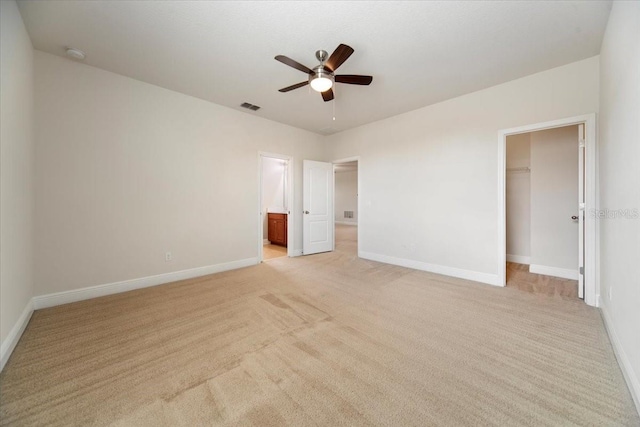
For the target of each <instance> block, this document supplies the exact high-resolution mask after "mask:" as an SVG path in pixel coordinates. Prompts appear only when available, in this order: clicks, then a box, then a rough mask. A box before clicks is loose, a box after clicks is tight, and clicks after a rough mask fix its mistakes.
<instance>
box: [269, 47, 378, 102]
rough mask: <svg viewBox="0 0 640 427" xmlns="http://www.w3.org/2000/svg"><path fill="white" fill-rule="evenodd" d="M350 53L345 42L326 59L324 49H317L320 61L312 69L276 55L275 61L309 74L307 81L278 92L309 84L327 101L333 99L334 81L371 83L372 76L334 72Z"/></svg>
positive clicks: (351, 83) (317, 56)
mask: <svg viewBox="0 0 640 427" xmlns="http://www.w3.org/2000/svg"><path fill="white" fill-rule="evenodd" d="M352 53H353V49H352V48H351V47H350V46H347V45H346V44H340V46H338V47H337V48H336V50H334V51H333V53H332V54H331V56H329V59H327V56H328V54H327V51H326V50H319V51H317V52H316V58H318V61H320V65H318V66H316V67H314V68H313V69H311V68H308V67H305V66H304V65H302V64H301V63H299V62H296V61H294V60H293V59H291V58H289V57H286V56H284V55H278V56H276V58H275V59H276V61H280V62H282V63H283V64H286V65H288V66H290V67H293V68H295V69H296V70H300V71H302V72H303V73H307V74H308V75H309V80H308V81H306V82H300V83H296V84H294V85H291V86H287V87H285V88H282V89H280V90H279V92H289V91H290V90H294V89H298V88H301V87H303V86H306V85H308V84H310V85H311V88H312V89H313V90H315V91H316V92H320V93H321V95H322V99H324V101H325V102H327V101H331V100H332V99H333V89H332V87H333V84H334V82H335V83H346V84H350V85H369V84H371V81H373V77H372V76H360V75H354V74H338V75H336V74H334V73H335V71H336V70H337V69H338V67H339V66H341V65H342V64H343V63H344V61H346V60H347V59H348V58H349V57H350V56H351V54H352Z"/></svg>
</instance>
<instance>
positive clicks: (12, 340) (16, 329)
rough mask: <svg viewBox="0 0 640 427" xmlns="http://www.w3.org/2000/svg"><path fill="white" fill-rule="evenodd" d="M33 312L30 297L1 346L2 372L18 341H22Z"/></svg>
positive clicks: (0, 360)
mask: <svg viewBox="0 0 640 427" xmlns="http://www.w3.org/2000/svg"><path fill="white" fill-rule="evenodd" d="M32 314H33V299H30V300H29V302H28V303H27V305H26V306H25V307H24V310H22V314H21V315H20V317H19V318H18V321H17V322H16V324H15V325H13V328H11V331H9V335H7V338H5V340H4V341H3V342H2V345H1V346H0V372H2V370H3V369H4V365H6V364H7V362H8V361H9V357H11V353H13V350H14V349H15V348H16V345H17V344H18V341H20V338H21V337H22V334H23V333H24V330H25V329H26V328H27V325H28V324H29V320H31V315H32Z"/></svg>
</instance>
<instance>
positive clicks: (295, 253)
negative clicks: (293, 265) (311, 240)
mask: <svg viewBox="0 0 640 427" xmlns="http://www.w3.org/2000/svg"><path fill="white" fill-rule="evenodd" d="M289 252H290V253H291V255H289V256H290V257H294V256H302V249H291V250H290V251H289Z"/></svg>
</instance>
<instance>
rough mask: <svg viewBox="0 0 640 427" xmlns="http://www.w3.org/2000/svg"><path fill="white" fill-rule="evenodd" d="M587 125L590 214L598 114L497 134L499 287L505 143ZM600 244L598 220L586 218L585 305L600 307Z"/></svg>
mask: <svg viewBox="0 0 640 427" xmlns="http://www.w3.org/2000/svg"><path fill="white" fill-rule="evenodd" d="M581 123H584V125H585V132H586V134H587V135H586V147H585V158H586V164H585V181H586V182H585V212H587V213H588V212H590V211H591V209H595V208H596V207H597V206H598V202H597V197H596V196H597V194H596V188H597V185H596V184H597V175H596V165H597V155H598V149H597V147H598V140H597V138H596V114H595V113H591V114H585V115H582V116H576V117H569V118H565V119H560V120H553V121H550V122H544V123H536V124H531V125H526V126H520V127H516V128H510V129H501V130H499V131H498V285H499V286H505V285H506V280H507V276H506V269H505V264H506V262H507V252H506V251H507V232H506V206H505V202H506V186H505V183H506V180H505V169H506V163H507V159H506V152H507V150H506V143H507V136H508V135H515V134H519V133H527V132H535V131H539V130H545V129H553V128H558V127H563V126H571V125H577V124H581ZM597 241H598V236H597V229H596V220H595V218H594V217H593V216H592V215H588V214H587V215H585V240H584V251H585V259H584V263H585V264H584V270H585V271H584V273H585V274H584V277H585V279H584V283H585V285H584V302H585V303H587V304H588V305H591V306H595V307H597V306H598V305H597V304H598V300H597V298H596V295H598V294H599V292H600V290H599V280H598V277H597V275H598V266H597V265H596V255H597V252H596V242H597Z"/></svg>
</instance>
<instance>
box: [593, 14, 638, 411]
mask: <svg viewBox="0 0 640 427" xmlns="http://www.w3.org/2000/svg"><path fill="white" fill-rule="evenodd" d="M601 55H602V59H601V64H600V90H601V93H600V127H599V131H600V141H599V149H600V155H599V159H600V164H599V174H600V189H599V193H600V209H601V210H603V211H604V210H605V209H609V210H616V209H629V210H631V212H629V213H628V214H627V216H626V218H624V217H618V218H617V219H613V218H608V219H606V218H605V219H600V220H599V221H598V223H599V226H600V287H601V288H600V289H601V295H600V296H601V299H602V309H603V313H604V317H605V320H606V321H607V325H608V327H609V330H610V336H611V338H612V343H613V345H614V348H616V350H617V352H618V359H619V361H620V363H621V364H622V366H623V371H624V372H625V374H626V376H627V382H628V384H629V386H630V389H631V391H632V394H634V398H635V401H636V406H637V407H638V409H639V410H640V338H639V337H640V309H639V307H638V304H639V303H640V274H638V269H637V266H638V260H640V217H639V216H638V215H634V214H633V212H638V209H640V142H639V141H640V3H639V2H614V3H613V8H612V10H611V14H610V16H609V24H608V26H607V30H606V33H605V36H604V41H603V43H602V52H601ZM634 209H635V211H633V210H634Z"/></svg>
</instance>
